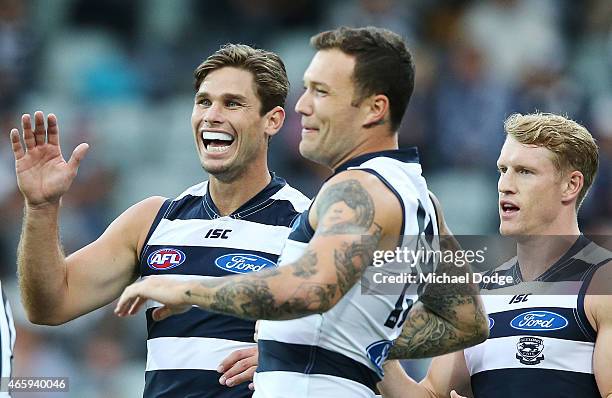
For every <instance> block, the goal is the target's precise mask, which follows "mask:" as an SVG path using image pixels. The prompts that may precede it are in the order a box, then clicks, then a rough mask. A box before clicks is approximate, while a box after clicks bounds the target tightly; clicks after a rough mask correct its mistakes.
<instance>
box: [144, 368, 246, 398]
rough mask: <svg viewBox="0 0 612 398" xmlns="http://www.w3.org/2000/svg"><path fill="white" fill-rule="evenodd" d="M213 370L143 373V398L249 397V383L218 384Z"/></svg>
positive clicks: (217, 378)
mask: <svg viewBox="0 0 612 398" xmlns="http://www.w3.org/2000/svg"><path fill="white" fill-rule="evenodd" d="M220 376H221V375H220V374H219V373H217V372H215V371H213V370H193V369H173V370H155V371H149V372H146V373H145V388H144V394H143V397H144V398H162V397H163V398H179V397H180V398H250V397H252V396H253V392H252V391H250V390H249V388H248V386H249V383H246V382H245V383H242V384H239V385H237V386H235V387H226V386H222V385H221V384H219V377H220Z"/></svg>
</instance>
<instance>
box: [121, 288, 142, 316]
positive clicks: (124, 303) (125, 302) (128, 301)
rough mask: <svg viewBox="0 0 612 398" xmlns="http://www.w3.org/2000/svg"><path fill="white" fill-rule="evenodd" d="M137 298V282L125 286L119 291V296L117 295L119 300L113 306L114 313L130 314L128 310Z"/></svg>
mask: <svg viewBox="0 0 612 398" xmlns="http://www.w3.org/2000/svg"><path fill="white" fill-rule="evenodd" d="M138 298H139V295H138V282H136V283H134V284H132V285H130V286H128V287H126V288H125V290H124V291H123V293H121V297H119V301H117V305H116V306H115V314H116V315H117V316H120V317H124V316H128V315H131V314H130V311H131V309H132V308H133V307H134V304H135V303H136V300H137V299H138Z"/></svg>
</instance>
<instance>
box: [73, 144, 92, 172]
mask: <svg viewBox="0 0 612 398" xmlns="http://www.w3.org/2000/svg"><path fill="white" fill-rule="evenodd" d="M88 150H89V144H86V143H82V144H79V145H78V146H77V147H76V148H74V151H72V156H70V160H68V165H69V166H70V167H71V168H73V169H75V170H78V168H79V164H80V163H81V160H83V158H84V157H85V155H86V154H87V151H88Z"/></svg>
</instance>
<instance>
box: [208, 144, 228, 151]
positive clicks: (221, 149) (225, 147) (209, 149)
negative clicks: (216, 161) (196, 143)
mask: <svg viewBox="0 0 612 398" xmlns="http://www.w3.org/2000/svg"><path fill="white" fill-rule="evenodd" d="M228 149H229V145H227V146H212V145H208V146H207V147H206V150H207V151H208V152H225V151H227V150H228Z"/></svg>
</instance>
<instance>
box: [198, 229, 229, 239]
mask: <svg viewBox="0 0 612 398" xmlns="http://www.w3.org/2000/svg"><path fill="white" fill-rule="evenodd" d="M230 232H232V230H231V229H214V228H213V229H209V230H208V232H207V233H206V235H204V237H205V238H211V239H219V238H220V239H227V238H229V237H228V236H227V235H228V234H229V233H230Z"/></svg>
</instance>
